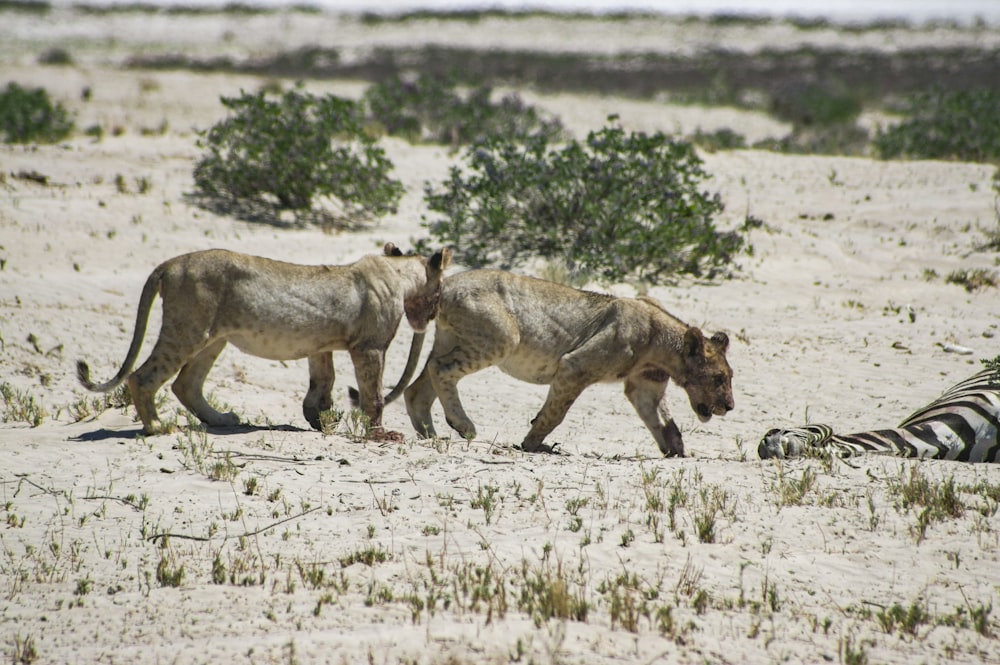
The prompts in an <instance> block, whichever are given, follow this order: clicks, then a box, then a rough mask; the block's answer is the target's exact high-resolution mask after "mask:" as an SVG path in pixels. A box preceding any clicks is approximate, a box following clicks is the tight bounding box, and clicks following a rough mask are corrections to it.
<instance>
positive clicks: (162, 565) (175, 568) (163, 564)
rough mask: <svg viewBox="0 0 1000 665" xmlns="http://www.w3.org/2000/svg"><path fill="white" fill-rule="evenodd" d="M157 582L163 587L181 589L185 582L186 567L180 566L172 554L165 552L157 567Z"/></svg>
mask: <svg viewBox="0 0 1000 665" xmlns="http://www.w3.org/2000/svg"><path fill="white" fill-rule="evenodd" d="M156 581H157V582H159V583H160V586H162V587H179V586H180V585H181V584H183V582H184V566H183V564H181V565H178V564H177V563H176V562H175V560H174V556H173V554H171V553H168V552H164V554H163V556H161V557H160V562H159V563H158V564H157V565H156Z"/></svg>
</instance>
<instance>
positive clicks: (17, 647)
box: [11, 633, 38, 665]
mask: <svg viewBox="0 0 1000 665" xmlns="http://www.w3.org/2000/svg"><path fill="white" fill-rule="evenodd" d="M11 660H12V662H13V663H14V664H15V665H31V663H34V662H35V661H36V660H38V647H37V646H35V638H34V636H32V635H28V636H26V637H21V633H18V634H16V635H15V636H14V651H13V653H12V654H11Z"/></svg>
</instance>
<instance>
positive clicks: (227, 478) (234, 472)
mask: <svg viewBox="0 0 1000 665" xmlns="http://www.w3.org/2000/svg"><path fill="white" fill-rule="evenodd" d="M206 475H207V476H208V479H209V480H221V481H224V482H227V483H229V482H232V481H234V480H236V478H237V477H239V475H240V468H239V467H238V466H236V464H234V463H233V460H232V458H231V456H230V454H229V452H228V451H227V452H226V453H225V454H224V455H223V456H222V459H219V460H216V461H215V462H212V464H211V465H209V467H208V473H207V474H206Z"/></svg>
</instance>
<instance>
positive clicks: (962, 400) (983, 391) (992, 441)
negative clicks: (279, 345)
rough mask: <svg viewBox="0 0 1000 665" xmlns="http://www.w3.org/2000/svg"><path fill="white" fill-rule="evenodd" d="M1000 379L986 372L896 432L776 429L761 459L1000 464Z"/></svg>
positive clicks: (954, 388) (761, 447) (769, 435)
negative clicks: (886, 457) (908, 459)
mask: <svg viewBox="0 0 1000 665" xmlns="http://www.w3.org/2000/svg"><path fill="white" fill-rule="evenodd" d="M998 430H1000V379H998V377H997V373H996V372H995V371H993V370H990V369H986V370H983V371H981V372H979V373H978V374H975V375H973V376H971V377H969V378H968V379H966V380H964V381H962V382H961V383H958V384H957V385H955V386H952V387H951V388H949V389H948V390H947V391H945V393H944V394H943V395H941V396H940V397H938V398H937V399H936V400H934V401H933V402H931V403H930V404H928V405H927V406H925V407H924V408H922V409H920V410H918V411H917V412H915V413H914V414H913V415H911V416H910V417H909V418H907V419H906V420H904V421H903V422H901V423H900V424H899V427H897V428H895V429H882V430H873V431H870V432H856V433H854V434H834V433H833V430H832V429H831V428H830V427H828V426H827V425H805V426H804V427H796V428H791V429H772V430H770V431H769V432H768V433H767V434H765V435H764V438H763V439H761V441H760V444H759V445H758V446H757V454H758V455H760V458H761V459H769V458H772V457H777V458H779V459H786V458H793V457H800V456H802V455H804V454H809V453H811V452H812V453H822V454H829V455H833V456H835V457H856V456H858V455H893V456H896V457H920V458H927V459H946V460H954V461H958V462H994V463H1000V440H998Z"/></svg>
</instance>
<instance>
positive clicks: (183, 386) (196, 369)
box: [170, 339, 240, 427]
mask: <svg viewBox="0 0 1000 665" xmlns="http://www.w3.org/2000/svg"><path fill="white" fill-rule="evenodd" d="M225 347H226V340H224V339H219V340H216V341H214V342H212V343H211V344H209V345H208V346H206V347H205V348H204V349H202V350H201V351H198V352H197V353H196V354H195V355H194V357H192V358H191V359H190V360H188V361H187V362H186V363H185V364H184V366H183V367H181V371H180V373H179V374H178V375H177V378H176V379H175V380H174V383H173V385H171V387H170V388H171V390H173V391H174V395H176V396H177V399H179V400H180V402H181V404H183V405H184V406H185V407H187V408H188V409H189V410H190V411H191V412H193V413H194V414H195V415H196V416H198V418H199V419H200V420H201V421H202V422H203V423H205V424H206V425H208V426H209V427H233V426H235V425H239V424H240V418H239V416H237V415H236V414H235V413H233V412H232V411H230V412H228V413H220V412H218V411H216V410H215V409H214V408H212V406H211V405H210V404H209V403H208V400H206V399H205V395H204V393H203V391H204V385H205V378H206V377H207V376H208V372H209V371H210V370H211V369H212V365H214V364H215V359H216V358H218V357H219V354H220V353H222V349H224V348H225Z"/></svg>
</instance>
